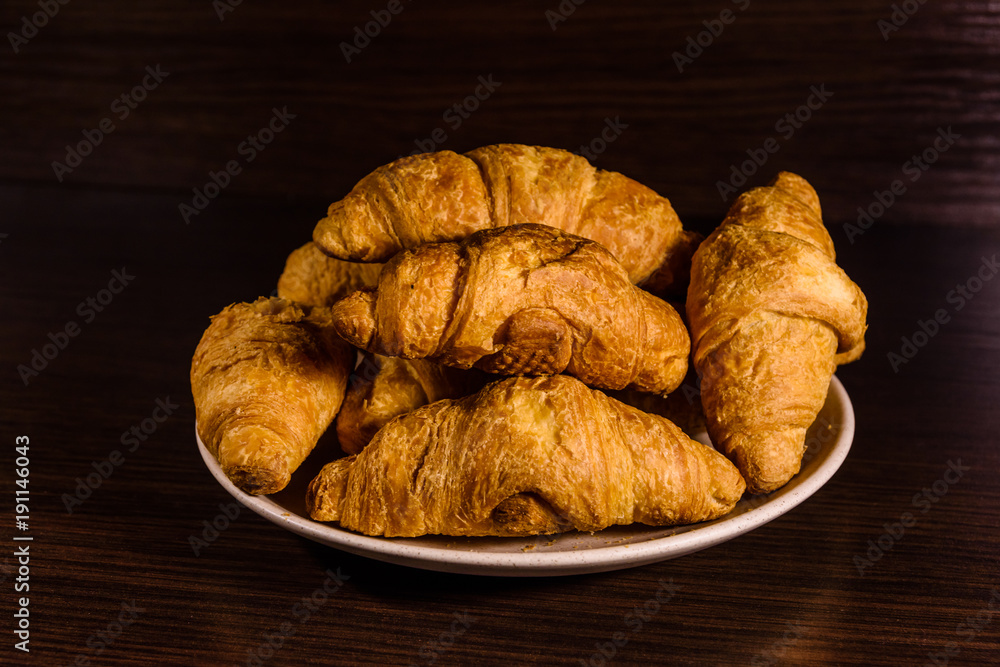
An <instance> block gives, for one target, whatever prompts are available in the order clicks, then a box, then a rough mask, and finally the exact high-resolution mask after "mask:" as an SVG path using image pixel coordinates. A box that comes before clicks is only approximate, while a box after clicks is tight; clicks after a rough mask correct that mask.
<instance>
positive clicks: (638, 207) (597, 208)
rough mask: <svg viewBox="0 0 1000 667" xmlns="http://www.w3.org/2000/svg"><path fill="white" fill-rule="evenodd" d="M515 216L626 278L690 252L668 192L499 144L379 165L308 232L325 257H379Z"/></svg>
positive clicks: (574, 160) (675, 263) (559, 156)
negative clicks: (596, 253)
mask: <svg viewBox="0 0 1000 667" xmlns="http://www.w3.org/2000/svg"><path fill="white" fill-rule="evenodd" d="M522 223H540V224H545V225H550V226H552V227H556V228H558V229H561V230H563V231H566V232H569V233H571V234H576V235H577V236H583V237H584V238H588V239H592V240H594V241H597V242H598V243H600V244H602V245H604V246H605V247H606V248H607V249H608V250H610V251H611V253H612V254H613V255H614V256H615V257H617V258H618V261H620V262H621V263H622V265H623V266H624V267H625V269H626V271H627V272H628V274H629V277H630V279H631V280H632V282H634V283H640V282H642V281H643V280H645V279H646V278H648V277H649V276H650V275H652V274H653V272H654V271H656V270H657V269H658V268H659V267H660V266H661V265H664V264H665V263H666V264H667V265H668V267H670V268H668V269H667V270H666V273H665V274H664V275H661V276H660V278H659V280H660V282H661V283H665V282H669V281H670V280H672V279H673V278H672V277H671V276H672V274H673V273H674V272H675V271H676V270H677V267H681V269H682V273H683V267H684V266H685V265H686V259H685V258H684V257H680V256H679V255H681V254H683V252H684V251H686V252H687V259H689V258H690V254H691V253H692V252H693V251H694V247H693V246H691V243H690V240H691V239H692V238H693V237H695V236H697V235H693V234H690V233H687V232H684V230H683V229H682V228H681V222H680V220H679V219H678V218H677V214H676V213H674V210H673V208H672V207H671V206H670V202H669V201H667V200H666V199H665V198H664V197H661V196H659V195H658V194H656V193H655V192H654V191H653V190H651V189H649V188H647V187H646V186H644V185H642V184H640V183H637V182H636V181H633V180H632V179H630V178H627V177H625V176H623V175H621V174H619V173H616V172H612V171H599V170H597V169H595V168H594V167H593V166H591V165H590V163H589V162H587V160H586V159H585V158H582V157H580V156H578V155H574V154H573V153H570V152H569V151H564V150H560V149H557V148H543V147H537V146H524V145H520V144H499V145H495V146H484V147H482V148H477V149H475V150H473V151H470V152H469V153H466V154H465V155H459V154H457V153H453V152H451V151H441V152H437V153H425V154H422V155H416V156H412V157H405V158H401V159H399V160H396V161H395V162H392V163H390V164H387V165H385V166H382V167H379V168H378V169H376V170H375V171H374V172H372V173H371V174H369V175H368V176H366V177H365V178H363V179H362V180H361V181H360V182H359V183H358V184H357V185H355V186H354V189H353V190H351V192H350V193H349V194H348V195H347V196H346V197H345V198H344V199H342V200H340V201H337V202H334V203H333V204H331V205H330V208H329V210H328V211H327V217H326V218H324V219H322V220H320V221H319V223H318V224H317V225H316V229H315V231H314V232H313V240H314V241H315V242H316V244H317V245H318V246H319V247H320V248H321V249H322V250H323V252H325V253H327V254H328V255H330V256H332V257H338V258H340V259H346V260H351V261H363V262H384V261H387V260H388V259H389V258H390V257H391V256H392V255H393V254H395V253H396V252H397V251H399V250H401V249H403V248H413V247H415V246H418V245H420V244H422V243H428V242H437V241H457V240H460V239H463V238H465V237H466V236H468V235H469V234H471V233H472V232H475V231H478V230H481V229H493V228H497V227H505V226H507V225H517V224H522ZM678 278H679V279H680V280H684V279H686V273H683V274H682V275H679V276H678Z"/></svg>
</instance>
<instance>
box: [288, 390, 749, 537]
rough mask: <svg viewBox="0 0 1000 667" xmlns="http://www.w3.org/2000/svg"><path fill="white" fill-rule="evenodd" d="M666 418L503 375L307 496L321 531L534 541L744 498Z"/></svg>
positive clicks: (702, 510) (720, 466) (386, 431)
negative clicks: (335, 525) (325, 525)
mask: <svg viewBox="0 0 1000 667" xmlns="http://www.w3.org/2000/svg"><path fill="white" fill-rule="evenodd" d="M743 489H744V483H743V479H742V478H741V477H740V475H739V472H738V471H737V470H736V468H735V467H734V466H733V465H732V464H731V463H730V462H729V461H728V460H726V458H725V457H723V456H722V455H721V454H719V453H717V452H716V451H715V450H713V449H711V448H710V447H706V446H704V445H702V444H700V443H698V442H695V441H693V440H691V439H690V438H688V437H687V436H686V435H684V433H683V432H681V430H680V429H679V428H677V427H676V426H674V425H673V424H671V423H670V422H669V421H667V420H666V419H663V418H661V417H657V416H654V415H648V414H646V413H644V412H642V411H640V410H637V409H635V408H632V407H629V406H627V405H625V404H623V403H619V402H618V401H615V400H613V399H610V398H608V397H607V396H606V395H604V394H603V393H601V392H600V391H596V390H593V389H590V388H588V387H586V386H585V385H583V384H582V383H580V382H579V381H577V380H574V379H573V378H571V377H568V376H565V375H559V376H553V377H545V378H508V379H505V380H502V381H499V382H495V383H493V384H490V385H487V386H486V387H485V388H484V389H482V390H481V391H480V392H479V393H478V394H476V395H474V396H468V397H466V398H463V399H459V400H443V401H438V402H436V403H431V404H430V405H426V406H424V407H422V408H420V409H419V410H416V411H415V412H411V413H410V414H408V415H405V416H403V417H400V418H398V419H395V420H393V421H391V422H390V423H389V424H387V425H386V426H385V427H384V428H382V430H381V431H379V432H378V434H377V435H376V436H375V438H374V439H373V440H372V442H371V443H370V444H369V445H368V447H366V448H365V450H364V451H363V452H361V453H360V454H357V455H354V456H348V457H346V458H343V459H339V460H337V461H333V462H332V463H329V464H327V465H326V466H325V467H324V468H323V469H322V471H320V473H319V475H318V476H317V477H316V478H315V479H314V480H313V481H312V483H311V484H310V485H309V491H308V494H307V498H306V504H307V507H308V509H309V514H310V516H311V517H312V518H313V519H315V520H317V521H339V522H340V525H341V526H342V527H344V528H347V529H349V530H354V531H358V532H361V533H365V534H367V535H385V536H387V537H390V536H400V537H413V536H417V535H425V534H443V535H469V536H473V535H500V536H504V535H537V534H549V533H557V532H563V531H567V530H573V529H576V530H581V531H595V530H601V529H603V528H607V527H608V526H612V525H619V524H631V523H634V522H638V523H644V524H649V525H654V526H667V525H674V524H684V523H694V522H697V521H706V520H709V519H714V518H717V517H720V516H723V515H725V514H726V513H728V512H729V511H730V510H732V508H733V506H734V505H735V504H736V502H737V501H738V500H739V499H740V496H741V495H742V494H743Z"/></svg>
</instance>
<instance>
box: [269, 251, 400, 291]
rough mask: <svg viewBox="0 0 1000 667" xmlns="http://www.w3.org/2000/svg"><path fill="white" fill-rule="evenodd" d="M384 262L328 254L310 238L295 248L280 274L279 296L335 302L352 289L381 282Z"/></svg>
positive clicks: (372, 285)
mask: <svg viewBox="0 0 1000 667" xmlns="http://www.w3.org/2000/svg"><path fill="white" fill-rule="evenodd" d="M381 270H382V265H381V264H362V263H361V262H345V261H342V260H339V259H334V258H332V257H327V256H326V255H324V254H323V252H322V251H321V250H320V249H319V248H317V247H316V244H315V243H313V242H312V241H310V242H309V243H307V244H305V245H304V246H302V247H301V248H298V249H297V250H294V251H292V254H290V255H289V256H288V260H287V261H286V262H285V270H284V271H283V272H282V274H281V277H280V278H278V296H280V297H281V298H283V299H288V300H290V301H295V302H296V303H301V304H306V305H310V306H332V305H333V304H334V303H336V302H337V301H338V300H339V299H340V298H342V297H344V296H347V295H348V294H350V293H351V292H354V291H356V290H359V289H362V288H365V287H374V286H375V285H377V284H378V274H379V271H381Z"/></svg>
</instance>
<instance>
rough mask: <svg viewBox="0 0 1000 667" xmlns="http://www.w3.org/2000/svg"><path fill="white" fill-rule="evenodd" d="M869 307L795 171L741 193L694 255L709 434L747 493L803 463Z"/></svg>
mask: <svg viewBox="0 0 1000 667" xmlns="http://www.w3.org/2000/svg"><path fill="white" fill-rule="evenodd" d="M867 311H868V303H867V301H866V300H865V296H864V294H862V293H861V290H860V289H859V288H858V286H857V285H855V284H854V283H853V282H851V280H850V279H849V278H848V277H847V275H846V274H845V273H844V272H843V271H842V270H841V269H840V267H838V266H837V264H836V262H835V255H834V249H833V241H832V240H831V239H830V235H829V234H828V233H827V231H826V228H825V227H824V226H823V220H822V218H821V213H820V206H819V198H818V197H817V195H816V192H815V191H814V190H813V189H812V187H811V186H810V185H809V183H808V182H806V180H805V179H803V178H802V177H800V176H796V175H795V174H791V173H788V172H782V173H780V174H779V175H778V176H777V178H775V180H774V181H773V182H772V183H771V185H770V186H769V187H765V188H757V189H754V190H751V191H749V192H747V193H744V194H743V195H741V196H740V197H739V198H738V199H737V200H736V202H735V203H734V204H733V206H732V208H731V209H730V210H729V213H728V215H727V216H726V219H725V220H724V221H723V223H722V224H721V225H720V226H719V228H718V229H716V231H715V232H713V233H712V234H711V236H709V237H708V238H707V239H706V240H705V242H704V243H703V244H702V245H701V247H700V248H699V249H698V251H697V252H696V253H695V255H694V260H693V262H692V268H691V285H690V288H689V290H688V301H687V314H688V321H689V322H690V325H691V339H692V349H693V361H694V365H695V369H696V370H697V372H698V373H699V374H700V375H701V378H702V380H701V392H702V393H701V400H702V405H703V407H704V409H705V416H706V420H707V426H708V433H709V435H710V436H711V438H712V442H713V443H715V446H716V447H717V448H718V449H720V450H721V451H723V452H725V453H726V454H727V455H728V456H729V457H730V458H731V459H732V460H733V461H734V462H735V463H736V465H737V466H738V467H739V469H740V471H741V472H742V473H743V477H744V478H745V479H746V481H747V487H748V489H749V490H750V491H751V492H754V493H762V492H767V491H772V490H774V489H777V488H778V487H780V486H782V485H783V484H785V483H786V482H787V481H788V480H789V479H791V478H792V476H793V475H795V474H796V473H797V472H798V471H799V467H800V465H801V460H802V454H803V452H804V444H805V434H806V429H807V428H808V427H809V425H810V424H811V423H812V422H813V421H814V420H815V419H816V416H817V414H818V413H819V410H820V409H821V408H822V406H823V403H824V402H825V400H826V393H827V388H828V387H829V384H830V378H831V377H832V375H833V372H834V370H835V368H836V366H837V364H838V363H846V362H848V361H851V360H853V359H856V358H857V357H859V356H860V355H861V352H862V351H863V349H864V333H865V329H866V325H865V318H866V316H867Z"/></svg>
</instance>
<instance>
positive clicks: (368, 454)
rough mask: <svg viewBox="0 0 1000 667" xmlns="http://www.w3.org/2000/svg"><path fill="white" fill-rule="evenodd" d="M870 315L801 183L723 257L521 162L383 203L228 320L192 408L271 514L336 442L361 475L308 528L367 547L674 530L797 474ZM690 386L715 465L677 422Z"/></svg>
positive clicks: (394, 170) (303, 257) (364, 194)
mask: <svg viewBox="0 0 1000 667" xmlns="http://www.w3.org/2000/svg"><path fill="white" fill-rule="evenodd" d="M685 288H686V302H683V299H684V293H685ZM677 297H679V298H680V300H681V301H679V302H678V303H681V302H683V305H678V307H679V308H681V310H686V320H685V318H682V316H681V314H679V313H678V311H677V309H675V307H674V306H673V305H671V303H669V302H668V301H669V300H670V299H673V298H677ZM866 315H867V302H866V300H865V297H864V295H863V294H862V293H861V290H860V289H859V288H858V286H857V285H855V284H854V283H853V282H852V281H851V280H850V279H849V278H848V277H847V275H846V274H845V273H844V272H843V271H842V270H841V269H840V268H839V267H838V266H837V264H836V261H835V255H834V248H833V243H832V241H831V239H830V236H829V234H828V233H827V231H826V228H825V227H824V225H823V221H822V218H821V214H820V206H819V199H818V197H817V196H816V192H815V191H814V190H813V188H812V187H811V186H810V185H809V183H807V182H806V181H805V179H803V178H801V177H799V176H796V175H795V174H791V173H787V172H783V173H780V174H779V175H778V176H777V178H776V179H775V180H774V181H773V182H772V183H771V185H770V186H768V187H763V188H756V189H753V190H750V191H749V192H746V193H744V194H743V195H741V196H740V197H739V198H738V199H737V201H736V202H735V203H734V204H733V206H732V208H731V209H730V211H729V213H728V215H727V216H726V218H725V220H723V222H722V224H721V225H720V226H719V227H718V228H717V229H716V230H715V231H714V232H713V233H712V234H711V235H710V236H709V237H708V238H706V239H702V238H701V237H700V235H698V234H695V233H692V232H689V231H685V230H684V229H683V228H682V226H681V222H680V220H679V219H678V217H677V215H676V213H674V210H673V208H672V207H671V205H670V203H669V202H668V201H667V199H665V198H664V197H661V196H659V195H658V194H657V193H656V192H654V191H652V190H651V189H649V188H647V187H645V186H643V185H641V184H639V183H637V182H636V181H634V180H631V179H629V178H627V177H625V176H623V175H621V174H618V173H614V172H608V171H600V170H596V169H594V167H592V166H591V165H590V164H589V163H588V162H587V160H585V159H584V158H582V157H579V156H577V155H574V154H572V153H569V152H567V151H563V150H558V149H553V148H540V147H532V146H522V145H514V144H502V145H496V146H487V147H483V148H479V149H476V150H473V151H471V152H469V153H467V154H464V155H459V154H456V153H453V152H451V151H442V152H437V153H427V154H423V155H416V156H412V157H407V158H402V159H400V160H397V161H395V162H392V163H391V164H388V165H385V166H383V167H380V168H378V169H376V170H375V171H374V172H372V173H371V174H369V175H368V176H366V177H365V178H364V179H362V180H361V181H360V182H359V183H358V184H357V185H356V186H355V187H354V189H353V190H352V191H351V192H350V193H349V194H348V195H347V196H346V197H345V198H344V199H342V200H340V201H338V202H335V203H334V204H332V205H331V206H330V208H329V211H328V212H327V216H326V217H325V218H324V219H322V220H320V222H319V223H318V224H317V226H316V229H315V232H314V234H313V241H312V242H311V243H307V244H306V245H304V246H303V247H301V248H299V249H298V250H296V251H294V252H293V253H292V254H291V255H290V256H289V258H288V261H287V264H286V267H285V271H284V273H283V274H282V275H281V278H280V279H279V282H278V297H272V298H264V297H262V298H260V299H259V300H257V301H256V302H254V303H239V304H233V305H231V306H229V307H227V308H226V309H224V310H223V311H222V312H221V313H219V314H218V315H216V316H214V317H213V318H212V321H211V325H210V326H209V327H208V330H207V331H205V334H204V336H203V337H202V339H201V342H200V343H199V344H198V348H197V350H196V351H195V355H194V359H193V361H192V365H191V387H192V393H193V395H194V400H195V408H196V412H197V427H198V432H199V435H200V437H201V439H202V441H203V442H204V444H205V446H206V447H207V448H208V449H209V450H210V451H211V452H212V453H213V454H214V455H215V456H216V458H217V459H218V461H219V463H220V465H221V467H222V469H223V470H224V472H225V474H226V475H227V476H228V477H229V479H230V480H232V482H233V483H234V484H235V485H236V486H238V487H239V488H241V489H242V490H244V491H245V492H247V493H251V494H269V493H274V492H276V491H279V490H281V489H282V488H284V487H285V485H286V484H288V482H289V479H290V477H291V475H292V473H293V472H294V471H295V470H296V468H298V466H299V465H300V464H301V463H302V462H303V460H304V459H305V458H306V457H307V456H308V455H309V453H310V452H311V451H312V450H313V448H314V447H315V445H316V443H317V441H318V440H319V438H320V436H321V435H323V433H324V432H325V431H326V430H327V429H328V428H330V427H331V425H332V424H333V423H334V420H336V426H335V428H336V434H337V438H338V440H339V442H340V445H341V447H342V449H343V450H344V452H345V454H346V455H345V456H343V457H342V458H338V459H336V460H334V461H332V462H330V463H328V464H327V465H326V466H325V467H323V469H322V470H321V471H320V473H319V474H318V475H317V476H316V478H315V479H313V480H312V482H311V484H310V485H309V489H308V492H307V498H306V503H307V506H308V510H309V513H310V516H311V517H312V518H313V519H315V520H317V521H335V522H338V523H339V525H340V526H341V527H343V528H345V529H348V530H352V531H357V532H360V533H364V534H367V535H383V536H387V537H391V536H400V537H409V536H418V535H425V534H441V535H456V536H459V535H462V536H476V535H499V536H517V535H539V534H551V533H557V532H563V531H569V530H580V531H597V530H601V529H603V528H606V527H608V526H612V525H623V524H632V523H642V524H647V525H653V526H667V525H677V524H686V523H694V522H699V521H706V520H710V519H715V518H718V517H721V516H724V515H725V514H727V513H728V512H730V511H731V510H732V509H733V507H734V506H735V505H736V503H737V502H738V501H739V499H740V498H741V497H742V495H743V493H744V492H745V491H749V492H751V493H766V492H769V491H772V490H775V489H777V488H779V487H781V486H782V485H784V484H785V483H786V482H788V480H789V479H791V478H792V477H793V476H794V475H795V474H796V473H798V471H799V468H800V465H801V461H802V455H803V453H804V448H805V447H804V443H805V437H806V430H807V429H808V428H809V426H810V425H811V424H812V422H813V421H814V420H815V419H816V416H817V414H818V413H819V410H820V409H821V407H822V406H823V404H824V401H825V400H826V393H827V389H828V387H829V384H830V379H831V377H832V375H833V373H834V371H835V369H836V367H837V365H838V364H842V363H846V362H848V361H852V360H854V359H856V358H858V357H859V356H860V355H861V352H862V350H863V348H864V333H865V328H866V324H865V320H866ZM358 350H361V351H363V354H362V357H361V358H360V360H359V359H358ZM689 362H690V363H689ZM689 365H690V366H692V367H693V368H691V370H690V372H689ZM685 378H687V380H685ZM685 382H686V383H687V384H686V386H687V387H688V388H691V387H697V388H698V391H699V392H700V401H701V406H700V407H701V408H703V410H704V413H703V417H701V418H702V419H703V420H704V425H705V427H707V430H708V434H709V436H710V438H711V440H712V443H714V445H715V449H713V448H712V447H708V446H705V445H703V444H701V443H699V442H697V441H695V440H692V439H691V438H690V437H688V436H687V435H686V434H685V432H684V431H683V430H682V429H681V428H680V427H678V426H677V425H675V423H674V422H673V421H671V420H670V419H668V418H667V417H666V416H664V415H670V414H671V405H672V403H671V400H670V399H671V398H673V397H674V396H676V395H678V392H676V390H677V389H678V388H679V387H680V386H681V385H682V383H685ZM671 392H675V393H674V394H673V395H671V396H670V397H669V398H664V397H667V396H668V395H670V394H671ZM682 403H683V401H682V402H676V401H675V402H673V405H675V406H676V405H677V404H682ZM678 414H679V417H678V419H680V420H681V421H682V422H683V421H685V420H688V418H689V417H690V415H684V414H680V413H678ZM699 414H700V412H699Z"/></svg>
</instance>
